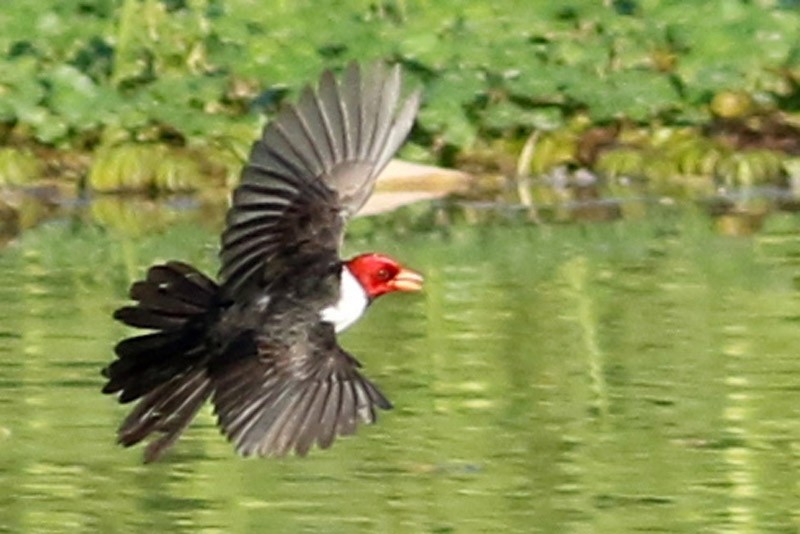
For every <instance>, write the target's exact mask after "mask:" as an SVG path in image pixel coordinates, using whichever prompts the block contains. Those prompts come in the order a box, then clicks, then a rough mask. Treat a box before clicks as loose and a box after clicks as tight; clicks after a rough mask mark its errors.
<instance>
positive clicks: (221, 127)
mask: <svg viewBox="0 0 800 534" xmlns="http://www.w3.org/2000/svg"><path fill="white" fill-rule="evenodd" d="M798 8H800V4H798V2H797V0H698V1H696V2H691V3H687V2H685V1H682V0H604V1H602V2H600V1H597V0H573V1H569V2H551V1H549V0H530V1H526V2H518V1H510V0H505V1H500V2H479V1H457V0H450V1H445V2H427V1H422V0H385V1H380V0H379V1H365V0H339V1H336V2H334V3H332V4H328V5H326V8H325V9H320V7H319V4H318V3H317V2H313V1H311V0H298V1H296V2H285V1H261V2H256V1H254V0H227V1H222V0H81V1H78V2H58V1H56V0H43V1H42V2H38V3H32V2H12V3H11V4H9V5H8V6H5V7H4V9H3V11H2V13H0V26H2V27H3V28H4V31H3V32H2V34H0V142H2V143H3V144H7V145H14V146H22V147H27V149H32V150H37V151H38V152H37V154H38V155H42V154H44V156H46V157H47V159H48V161H49V162H50V163H49V166H50V167H54V168H55V171H56V173H57V171H58V170H59V168H60V164H61V163H62V161H61V158H62V157H63V154H64V153H65V152H67V153H75V152H77V153H95V151H96V153H97V154H98V157H97V159H96V160H95V162H96V164H97V165H99V166H100V167H101V169H100V170H96V169H93V170H92V171H91V173H90V172H88V170H87V169H85V168H84V169H83V171H84V172H82V173H81V175H82V176H89V183H88V185H89V186H90V187H91V188H93V189H97V190H101V191H108V190H116V189H122V190H126V189H138V188H145V189H148V190H151V191H152V190H157V191H171V190H184V189H186V188H192V187H195V186H196V185H197V182H196V179H195V178H194V177H193V176H194V175H195V174H196V173H197V171H198V168H197V167H198V165H199V166H201V167H208V165H207V162H213V163H214V164H215V165H217V167H216V168H215V169H214V171H213V172H211V173H210V175H211V176H212V179H213V181H214V182H215V183H217V184H225V183H228V182H229V181H230V178H231V177H232V176H234V175H235V170H236V168H237V166H238V164H239V162H240V158H241V157H242V155H243V154H245V153H246V150H247V146H248V145H249V143H250V141H251V139H252V138H253V137H254V136H255V135H256V133H257V131H258V126H259V122H260V118H259V117H260V115H261V114H262V113H263V112H266V113H271V112H274V110H275V109H276V106H277V105H278V104H279V103H280V101H282V100H283V99H284V97H286V95H287V94H291V93H296V92H297V91H298V89H299V88H300V87H301V86H302V85H303V84H305V83H307V82H308V81H310V80H314V79H316V77H317V76H318V74H319V72H320V71H321V70H323V69H324V68H329V67H332V68H341V67H342V66H343V65H344V64H345V63H347V62H348V61H351V60H359V61H365V60H371V59H376V58H381V59H387V60H390V61H398V62H400V63H401V64H403V65H404V66H405V69H406V71H407V72H408V73H409V74H410V75H411V77H412V78H414V79H415V80H416V81H417V82H418V83H420V84H422V85H423V86H424V87H425V95H426V102H425V106H424V109H423V111H422V113H421V116H420V119H419V123H418V126H417V128H416V130H415V132H414V135H413V141H414V142H413V143H412V144H411V145H410V146H408V147H407V148H406V155H407V156H409V157H412V158H413V159H417V160H427V161H435V162H441V163H445V164H455V165H464V166H470V165H473V164H477V165H478V168H480V169H484V170H485V169H491V168H493V167H496V166H498V165H500V166H501V167H502V161H503V160H504V159H511V160H513V159H514V158H516V157H517V156H518V154H519V152H520V150H521V147H522V144H523V142H524V140H525V139H526V138H527V137H528V136H529V135H530V134H531V132H533V131H543V132H549V133H548V134H547V135H545V136H543V137H542V142H543V143H544V144H547V143H548V142H551V143H553V144H555V145H557V146H556V149H555V150H553V151H551V152H550V153H548V152H547V151H545V150H543V151H542V152H543V155H539V156H537V158H535V159H534V161H533V167H532V170H533V171H535V172H536V173H541V172H545V171H547V170H549V169H550V168H552V167H553V166H555V165H558V164H564V163H568V164H576V165H579V166H586V167H592V168H593V167H595V166H596V165H597V166H598V168H599V169H600V170H603V171H605V172H609V173H610V174H611V175H612V176H614V175H618V174H621V173H634V174H637V175H640V176H642V177H644V178H647V179H654V180H655V181H656V182H658V181H661V182H663V181H669V180H673V179H675V178H678V179H679V180H680V179H682V178H681V177H686V176H689V177H691V176H695V175H697V174H702V175H705V176H706V177H708V178H709V179H711V178H714V177H716V178H718V179H720V180H721V182H722V183H723V184H739V183H741V184H745V185H749V184H753V183H756V184H758V183H771V184H780V183H783V181H784V180H785V178H786V176H787V175H788V174H790V173H792V172H793V171H792V170H791V169H793V168H794V167H796V165H795V166H794V167H792V166H791V165H789V166H787V165H785V163H786V160H787V154H792V153H794V154H797V153H800V141H798V138H800V130H799V129H798V128H799V125H800V9H798ZM631 132H633V133H635V134H636V135H635V136H634V137H636V139H634V140H633V141H631V139H630V137H626V135H625V134H626V133H627V134H630V133H631ZM665 138H667V139H666V140H665ZM674 139H677V141H676V142H675V143H673V142H672V141H673V140H674ZM553 140H557V142H554V141H553ZM130 143H136V144H144V145H150V147H149V148H143V149H140V148H125V149H121V150H117V149H116V148H115V147H118V146H119V145H125V144H130ZM43 147H44V148H48V149H49V148H51V147H55V148H57V149H59V150H58V152H55V153H54V152H52V151H44V152H42V151H43ZM162 147H171V148H175V147H177V148H178V149H179V150H178V154H177V155H176V156H174V157H173V156H172V155H170V156H165V153H164V152H163V149H162ZM187 150H188V151H189V153H190V154H192V155H190V156H189V157H187V156H186V151H187ZM137 151H138V152H137ZM181 151H183V152H181ZM134 152H135V157H136V158H137V160H139V161H143V162H144V164H143V166H144V167H146V168H147V169H146V170H143V171H141V172H130V171H128V170H127V169H128V166H127V163H126V162H128V161H129V160H130V158H131V157H132V154H134ZM196 154H202V155H203V157H202V158H199V160H198V158H195V157H194V155H196ZM487 154H488V157H487ZM547 154H549V156H548V155H547ZM109 158H112V159H113V158H119V159H120V160H121V161H110V159H109ZM165 158H166V159H167V160H169V161H168V162H164V160H165ZM90 161H91V159H90V158H87V159H86V162H85V164H84V165H86V166H88V165H90V163H89V162H90ZM53 162H55V163H53ZM6 166H7V165H6ZM6 166H0V183H7V182H19V181H20V180H19V179H18V178H16V177H15V175H14V174H13V172H12V173H11V174H9V172H8V171H6ZM66 166H69V165H66ZM165 167H169V168H165ZM51 170H52V169H51ZM205 170H207V169H205ZM32 172H33V171H32ZM17 174H18V173H17ZM712 185H713V184H712ZM707 186H708V184H706V189H707V188H708V187H707ZM681 188H683V189H685V187H684V186H683V185H680V186H679V187H678V188H677V189H681ZM690 189H691V186H690Z"/></svg>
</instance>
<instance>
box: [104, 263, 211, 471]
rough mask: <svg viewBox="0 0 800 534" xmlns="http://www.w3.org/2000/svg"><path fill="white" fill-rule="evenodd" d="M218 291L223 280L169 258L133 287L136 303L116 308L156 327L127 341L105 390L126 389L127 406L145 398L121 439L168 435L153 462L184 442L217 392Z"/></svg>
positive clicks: (152, 447) (154, 446) (155, 447)
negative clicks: (209, 338)
mask: <svg viewBox="0 0 800 534" xmlns="http://www.w3.org/2000/svg"><path fill="white" fill-rule="evenodd" d="M217 295H218V287H217V284H216V283H215V282H214V281H213V280H211V279H210V278H208V277H207V276H205V275H204V274H202V273H200V272H199V271H198V270H196V269H195V268H194V267H192V266H190V265H187V264H185V263H180V262H168V263H166V264H163V265H156V266H153V267H151V268H150V269H149V270H148V272H147V276H146V278H145V280H143V281H140V282H136V283H134V284H133V285H132V286H131V290H130V296H131V298H132V299H133V300H135V301H136V304H135V305H132V306H125V307H123V308H120V309H118V310H117V311H116V312H115V313H114V318H115V319H117V320H118V321H120V322H122V323H124V324H127V325H129V326H134V327H138V328H148V329H152V330H155V331H154V332H151V333H148V334H143V335H139V336H134V337H130V338H128V339H124V340H122V341H120V342H119V343H118V344H117V346H116V347H115V349H114V351H115V352H116V354H117V359H116V360H114V361H113V362H112V363H111V364H110V365H109V366H108V367H106V368H105V369H104V370H103V375H104V376H105V377H106V378H108V382H107V383H106V384H105V386H104V387H103V393H109V394H110V393H119V401H120V402H122V403H126V402H130V401H133V400H136V399H140V400H139V403H138V404H137V405H136V407H135V408H134V409H133V411H132V412H131V413H130V415H128V417H127V418H126V419H125V420H124V421H123V423H122V425H121V426H120V428H119V433H118V437H119V442H120V443H121V444H123V445H125V446H130V445H133V444H135V443H138V442H140V441H142V440H143V439H145V438H147V437H148V436H149V435H151V434H154V433H156V434H160V436H159V437H158V438H156V439H154V440H153V441H151V443H150V444H149V445H148V447H147V449H146V450H145V461H148V462H149V461H154V460H156V459H158V458H159V457H160V456H161V455H162V454H163V452H164V451H165V450H166V449H168V448H169V447H170V446H171V445H172V444H173V443H174V442H175V440H177V438H178V437H179V436H180V434H181V433H182V432H183V430H184V429H185V428H186V427H187V426H188V424H189V422H190V421H191V420H192V419H193V418H194V416H195V414H196V413H197V411H198V410H199V409H200V407H201V406H202V405H203V403H204V401H205V400H206V399H207V398H208V396H209V394H210V392H211V388H210V382H209V379H208V377H207V375H206V371H205V366H206V365H207V363H208V362H207V359H208V354H207V348H206V345H205V337H206V336H205V333H206V330H207V328H208V326H209V323H210V321H213V313H214V311H215V310H216V309H217V308H218V306H217V303H218V297H217Z"/></svg>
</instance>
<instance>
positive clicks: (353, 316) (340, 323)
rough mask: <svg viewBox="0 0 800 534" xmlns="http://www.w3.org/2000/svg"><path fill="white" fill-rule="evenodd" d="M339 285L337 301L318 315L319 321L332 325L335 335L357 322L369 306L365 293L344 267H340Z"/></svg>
mask: <svg viewBox="0 0 800 534" xmlns="http://www.w3.org/2000/svg"><path fill="white" fill-rule="evenodd" d="M340 284H341V285H340V287H339V301H338V302H336V304H333V305H332V306H328V307H327V308H325V309H323V310H322V312H321V313H320V317H321V319H322V320H323V321H325V322H327V323H332V324H333V326H334V328H335V329H336V332H337V333H338V332H342V331H344V330H345V329H347V328H348V327H350V326H351V325H352V324H353V323H355V322H356V321H358V320H359V319H360V318H361V316H362V315H363V314H364V311H365V310H366V309H367V305H369V298H368V297H367V293H366V292H365V291H364V288H363V287H362V286H361V284H360V283H359V282H358V280H356V277H355V276H353V273H351V272H350V269H348V268H347V266H346V265H345V266H343V267H342V276H341V282H340Z"/></svg>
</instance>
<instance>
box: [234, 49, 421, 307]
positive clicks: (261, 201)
mask: <svg viewBox="0 0 800 534" xmlns="http://www.w3.org/2000/svg"><path fill="white" fill-rule="evenodd" d="M400 90H401V80H400V70H399V67H394V68H392V69H389V70H387V69H386V68H385V67H383V66H381V65H374V66H372V67H371V68H369V69H367V70H366V71H363V72H362V70H361V69H360V68H359V66H358V65H356V64H351V65H350V66H349V67H348V68H347V70H346V71H345V73H344V75H343V77H342V79H341V81H339V82H337V81H336V79H335V78H334V75H333V74H332V73H331V72H329V71H328V72H325V73H324V74H323V75H322V78H321V80H320V82H319V87H318V89H317V90H316V91H314V90H313V89H311V88H310V87H306V89H305V90H304V91H303V94H302V96H301V98H300V100H299V102H298V103H297V104H295V105H290V106H286V107H285V108H284V109H283V110H282V111H281V112H280V114H279V115H278V117H277V118H276V119H275V120H274V121H273V122H271V123H270V124H269V125H268V126H267V127H266V129H265V130H264V134H263V136H262V138H261V139H260V140H259V141H257V142H256V143H255V144H254V145H253V148H252V151H251V153H250V158H249V161H248V163H247V165H246V166H245V168H244V170H243V172H242V178H241V185H239V187H238V188H237V189H236V191H235V192H234V195H233V204H232V206H231V209H230V210H229V212H228V217H227V227H226V230H225V232H224V233H223V235H222V252H221V254H220V255H221V259H222V267H221V270H220V282H221V285H222V287H223V294H224V295H226V296H227V297H228V298H232V299H234V300H237V299H238V298H240V297H242V296H243V295H245V294H246V293H247V292H249V291H251V290H253V289H255V288H259V287H263V286H265V285H267V284H268V283H269V282H270V281H271V280H274V279H276V278H278V277H280V276H281V275H282V274H284V273H285V272H286V271H287V270H288V269H290V268H291V267H292V266H294V265H296V264H297V263H298V262H300V261H304V260H302V258H305V257H308V256H309V255H313V256H314V257H317V258H319V257H329V259H330V261H337V260H338V249H339V244H340V243H341V240H342V235H343V226H344V222H345V221H346V220H347V218H349V217H350V216H352V215H353V214H354V213H355V212H357V211H358V209H359V208H361V206H362V205H363V204H364V202H366V200H367V198H368V197H369V196H370V194H371V193H372V189H373V187H374V184H375V179H376V178H377V176H378V174H379V173H380V171H381V170H382V169H383V168H384V167H385V166H386V164H387V163H388V162H389V160H390V159H391V158H392V156H393V155H394V153H395V152H396V150H397V149H398V147H399V146H400V144H401V143H402V142H403V140H404V139H405V137H406V135H407V134H408V131H409V130H410V129H411V125H412V123H413V121H414V117H415V115H416V112H417V109H418V107H419V93H418V92H417V93H414V94H413V95H411V96H410V97H409V98H408V99H406V100H405V101H404V102H403V101H401V95H400Z"/></svg>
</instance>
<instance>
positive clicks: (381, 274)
mask: <svg viewBox="0 0 800 534" xmlns="http://www.w3.org/2000/svg"><path fill="white" fill-rule="evenodd" d="M390 276H391V274H390V273H389V269H381V270H380V271H378V280H381V281H384V282H385V281H386V280H388V279H389V277H390Z"/></svg>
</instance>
